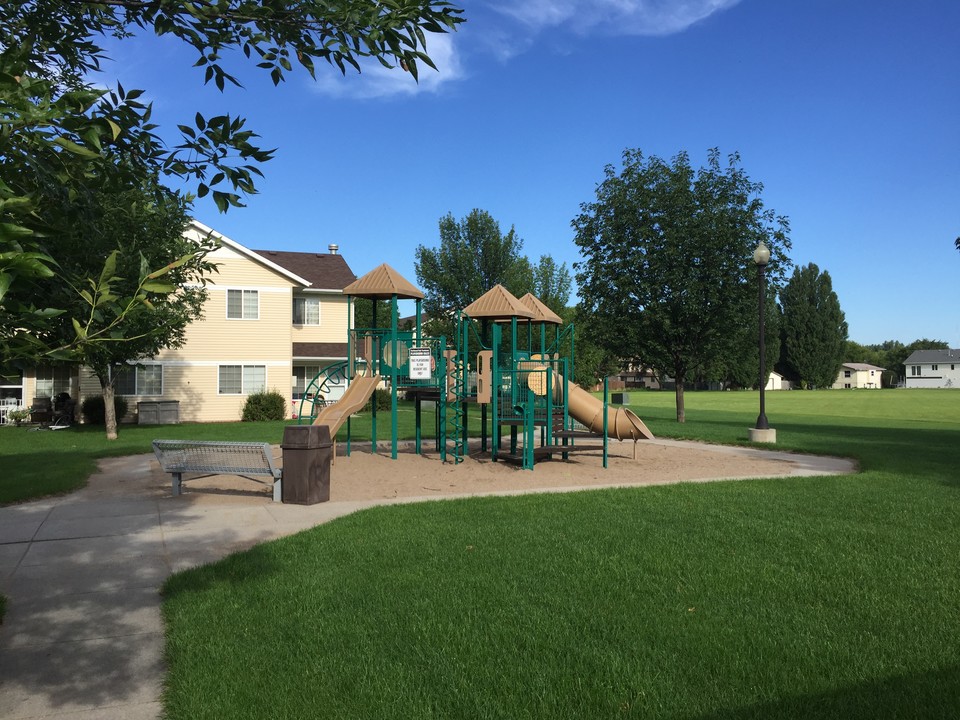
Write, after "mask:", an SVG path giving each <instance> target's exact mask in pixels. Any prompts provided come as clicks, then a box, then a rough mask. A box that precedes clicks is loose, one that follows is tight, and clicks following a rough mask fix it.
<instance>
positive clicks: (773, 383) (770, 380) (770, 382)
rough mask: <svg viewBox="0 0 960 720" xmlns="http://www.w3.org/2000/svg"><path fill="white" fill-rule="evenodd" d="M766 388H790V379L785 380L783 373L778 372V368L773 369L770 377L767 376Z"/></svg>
mask: <svg viewBox="0 0 960 720" xmlns="http://www.w3.org/2000/svg"><path fill="white" fill-rule="evenodd" d="M764 389H765V390H789V389H790V381H789V380H784V379H783V375H781V374H780V373H778V372H777V371H776V370H771V371H770V375H769V377H767V385H766V387H765V388H764Z"/></svg>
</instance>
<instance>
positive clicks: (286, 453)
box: [280, 425, 333, 505]
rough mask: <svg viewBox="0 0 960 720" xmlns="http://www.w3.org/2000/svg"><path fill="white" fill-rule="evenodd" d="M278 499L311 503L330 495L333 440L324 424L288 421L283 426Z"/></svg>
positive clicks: (298, 503)
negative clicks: (281, 475)
mask: <svg viewBox="0 0 960 720" xmlns="http://www.w3.org/2000/svg"><path fill="white" fill-rule="evenodd" d="M280 449H281V450H282V451H283V482H282V484H281V486H280V500H281V501H283V502H285V503H292V504H294V505H315V504H317V503H321V502H326V501H327V500H329V499H330V464H331V461H332V459H333V442H332V441H331V440H330V428H328V427H327V426H326V425H288V426H287V427H286V428H284V430H283V443H282V444H281V445H280Z"/></svg>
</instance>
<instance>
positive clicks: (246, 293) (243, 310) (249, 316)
mask: <svg viewBox="0 0 960 720" xmlns="http://www.w3.org/2000/svg"><path fill="white" fill-rule="evenodd" d="M231 293H240V315H239V316H234V315H231V314H230V296H231ZM250 296H252V297H253V298H255V300H256V310H255V311H254V312H253V313H248V311H247V299H248V297H250ZM234 297H236V296H234ZM226 314H227V320H259V319H260V291H259V290H248V289H244V288H227V307H226Z"/></svg>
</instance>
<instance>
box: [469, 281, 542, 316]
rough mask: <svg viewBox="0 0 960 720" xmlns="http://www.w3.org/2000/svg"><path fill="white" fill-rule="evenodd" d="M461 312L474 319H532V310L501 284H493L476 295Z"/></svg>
mask: <svg viewBox="0 0 960 720" xmlns="http://www.w3.org/2000/svg"><path fill="white" fill-rule="evenodd" d="M463 313H464V314H465V315H467V316H468V317H471V318H473V319H474V320H480V319H482V318H486V319H488V320H509V319H510V318H514V317H516V318H524V319H528V320H529V319H533V317H534V314H533V311H532V310H531V309H530V308H528V307H527V306H526V305H524V304H523V303H522V302H520V301H519V300H517V298H516V297H514V296H513V295H512V294H511V293H510V291H509V290H507V289H506V288H505V287H504V286H503V285H494V286H493V287H492V288H490V289H489V290H487V291H486V292H485V293H484V294H483V295H481V296H480V297H478V298H477V299H476V300H474V301H473V302H472V303H470V304H469V305H468V306H467V307H465V308H464V309H463Z"/></svg>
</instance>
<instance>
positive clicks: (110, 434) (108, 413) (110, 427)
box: [100, 378, 117, 440]
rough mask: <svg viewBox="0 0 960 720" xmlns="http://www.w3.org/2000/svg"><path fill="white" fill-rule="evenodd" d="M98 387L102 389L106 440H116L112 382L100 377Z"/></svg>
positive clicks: (115, 416)
mask: <svg viewBox="0 0 960 720" xmlns="http://www.w3.org/2000/svg"><path fill="white" fill-rule="evenodd" d="M100 389H101V390H102V391H103V422H104V425H106V427H107V440H116V439H117V406H116V405H115V404H114V396H115V393H114V391H113V383H112V382H104V381H103V379H102V378H101V380H100Z"/></svg>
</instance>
